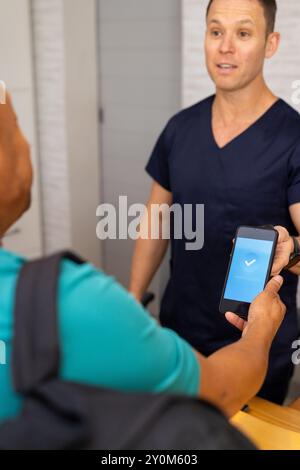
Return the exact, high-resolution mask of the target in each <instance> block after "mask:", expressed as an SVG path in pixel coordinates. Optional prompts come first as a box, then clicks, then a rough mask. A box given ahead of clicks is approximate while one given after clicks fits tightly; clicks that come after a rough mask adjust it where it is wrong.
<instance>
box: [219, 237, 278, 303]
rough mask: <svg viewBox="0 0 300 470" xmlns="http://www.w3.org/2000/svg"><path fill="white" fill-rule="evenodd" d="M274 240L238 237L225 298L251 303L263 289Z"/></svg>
mask: <svg viewBox="0 0 300 470" xmlns="http://www.w3.org/2000/svg"><path fill="white" fill-rule="evenodd" d="M272 247H273V242H271V241H267V240H255V239H251V238H237V240H236V245H235V250H234V255H233V259H232V263H231V268H230V273H229V276H228V280H227V285H226V289H225V294H224V298H225V299H228V300H237V301H240V302H248V303H251V302H252V301H253V300H254V299H255V297H256V296H257V295H258V294H259V293H260V292H262V291H263V289H264V284H265V280H266V275H267V271H268V267H269V261H270V256H271V253H272Z"/></svg>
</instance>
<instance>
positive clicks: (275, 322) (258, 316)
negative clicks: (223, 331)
mask: <svg viewBox="0 0 300 470" xmlns="http://www.w3.org/2000/svg"><path fill="white" fill-rule="evenodd" d="M282 284H283V278H282V277H281V276H275V277H273V279H271V281H270V282H269V283H268V284H267V285H266V288H265V290H264V291H263V292H262V293H261V294H260V295H258V296H257V297H256V298H255V299H254V301H253V302H252V304H251V306H250V309H249V315H248V321H244V320H243V319H242V318H240V317H239V316H238V315H235V314H234V313H232V312H227V313H226V319H227V320H228V321H229V323H231V324H232V325H234V326H235V327H236V328H238V329H239V330H241V331H242V332H243V337H244V336H245V335H247V334H248V332H249V331H250V330H253V329H254V328H258V329H259V330H258V331H259V334H263V336H265V337H266V339H268V340H270V342H272V341H273V339H274V337H275V335H276V333H277V331H278V329H279V327H280V325H281V323H282V321H283V319H284V316H285V313H286V308H285V306H284V304H283V303H282V302H281V300H280V297H279V295H278V292H279V290H280V288H281V286H282Z"/></svg>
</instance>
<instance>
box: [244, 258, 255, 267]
mask: <svg viewBox="0 0 300 470" xmlns="http://www.w3.org/2000/svg"><path fill="white" fill-rule="evenodd" d="M254 263H256V259H253V260H252V261H245V264H246V266H247V267H248V268H249V267H250V266H252V264H254Z"/></svg>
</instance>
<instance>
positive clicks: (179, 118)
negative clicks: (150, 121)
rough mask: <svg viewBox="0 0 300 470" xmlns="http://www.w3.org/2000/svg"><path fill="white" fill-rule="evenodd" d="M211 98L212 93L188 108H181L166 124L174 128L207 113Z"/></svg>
mask: <svg viewBox="0 0 300 470" xmlns="http://www.w3.org/2000/svg"><path fill="white" fill-rule="evenodd" d="M213 99H214V95H212V96H209V97H208V98H205V99H204V100H201V101H198V102H197V103H195V104H193V105H192V106H189V107H188V108H185V109H182V110H181V111H179V112H178V113H176V114H175V115H174V116H173V117H172V118H171V119H170V120H169V122H168V125H169V126H170V127H173V128H176V127H178V126H179V127H181V126H182V125H183V124H185V123H186V122H190V121H191V120H194V119H197V120H198V119H199V118H200V117H202V116H203V115H206V114H207V112H208V111H209V109H210V107H211V105H212V102H213Z"/></svg>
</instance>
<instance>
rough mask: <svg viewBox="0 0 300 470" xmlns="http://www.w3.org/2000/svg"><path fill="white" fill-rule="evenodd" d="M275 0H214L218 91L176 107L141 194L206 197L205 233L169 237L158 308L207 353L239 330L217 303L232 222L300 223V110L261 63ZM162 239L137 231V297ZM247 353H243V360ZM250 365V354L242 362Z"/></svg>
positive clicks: (286, 347)
mask: <svg viewBox="0 0 300 470" xmlns="http://www.w3.org/2000/svg"><path fill="white" fill-rule="evenodd" d="M275 17H276V2H275V0H212V1H211V2H210V4H209V7H208V12H207V32H206V40H205V51H206V63H207V69H208V72H209V74H210V77H211V78H212V80H213V82H214V83H215V85H216V94H215V95H214V96H211V97H209V98H207V99H205V100H204V101H201V102H200V103H198V104H196V105H194V106H192V107H190V108H189V109H186V110H184V111H182V112H180V113H179V114H177V115H176V116H175V117H173V118H172V119H171V120H170V121H169V122H168V124H167V126H166V127H165V129H164V130H163V132H162V134H161V135H160V137H159V139H158V142H157V144H156V146H155V148H154V151H153V153H152V155H151V158H150V161H149V163H148V165H147V172H148V173H149V175H150V176H151V177H152V178H153V180H154V183H153V188H152V193H151V196H150V200H149V203H148V207H150V206H151V205H152V204H163V203H165V204H168V205H172V204H173V203H179V204H180V205H183V204H188V203H189V204H204V205H205V243H204V247H203V249H202V250H199V251H187V250H186V248H185V243H186V240H177V239H172V241H171V277H170V280H169V283H168V285H167V288H166V291H165V294H164V297H163V300H162V305H161V312H160V320H161V323H162V324H163V325H164V326H167V327H170V328H172V329H174V330H175V331H177V332H178V333H179V334H180V335H181V336H182V337H183V338H185V339H186V340H188V341H189V343H190V344H191V345H192V346H193V347H194V348H196V349H197V350H198V351H200V352H201V353H203V354H205V355H210V354H211V353H213V352H214V351H216V350H218V349H219V348H221V347H223V346H224V345H226V344H229V343H232V342H233V341H236V340H237V339H238V333H237V331H236V330H234V329H233V328H232V327H231V326H230V325H228V323H226V320H225V318H223V316H222V315H221V314H220V313H219V308H218V307H219V301H220V297H221V292H222V287H223V284H224V279H225V275H226V270H227V266H228V261H229V255H230V251H231V247H232V239H233V237H234V235H235V231H236V229H237V227H238V226H239V225H253V226H259V225H266V224H272V225H281V226H283V227H286V228H287V230H288V231H289V233H290V234H297V233H298V232H300V116H299V114H298V113H297V112H296V111H295V110H293V109H292V108H291V107H290V106H289V105H288V104H287V103H285V102H284V101H283V100H281V99H279V98H277V97H276V96H275V95H274V94H273V93H272V92H271V91H270V89H269V88H268V87H267V85H266V83H265V80H264V76H263V66H264V61H265V59H269V58H271V57H272V56H273V55H274V54H275V53H276V51H277V48H278V45H279V41H280V35H279V34H278V33H276V32H274V24H275ZM167 244H168V242H167V241H166V240H151V239H149V240H142V239H139V240H138V241H137V245H136V250H135V254H134V258H133V265H132V277H131V286H130V290H131V292H132V293H133V295H134V296H135V297H136V298H137V299H141V297H142V295H143V293H144V292H145V290H146V288H147V287H148V285H149V283H150V281H151V279H152V278H153V276H154V274H155V272H156V270H157V268H158V267H159V265H160V263H161V261H162V259H163V256H164V254H165V252H166V249H167ZM284 277H285V283H284V286H283V288H282V291H281V296H282V300H283V302H284V303H285V304H286V306H287V311H288V313H287V315H286V318H285V320H284V322H283V325H282V327H281V329H280V331H279V333H278V335H277V338H276V340H275V343H274V345H273V347H272V351H271V355H270V364H269V373H268V376H267V379H266V382H265V384H264V386H263V388H262V390H261V392H260V395H261V396H263V397H265V398H267V399H269V400H272V401H274V402H278V403H281V402H282V401H283V400H284V398H285V396H286V392H287V388H288V384H289V380H290V378H291V375H292V372H293V366H292V362H291V345H292V342H293V340H294V339H296V338H297V333H298V327H297V312H296V289H297V280H298V278H297V276H295V275H294V274H292V273H290V272H287V273H286V274H285V276H284ZM250 360H251V358H249V361H250ZM245 367H247V364H245Z"/></svg>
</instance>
